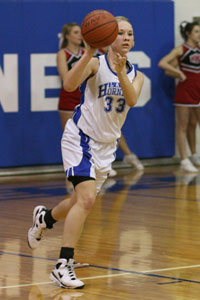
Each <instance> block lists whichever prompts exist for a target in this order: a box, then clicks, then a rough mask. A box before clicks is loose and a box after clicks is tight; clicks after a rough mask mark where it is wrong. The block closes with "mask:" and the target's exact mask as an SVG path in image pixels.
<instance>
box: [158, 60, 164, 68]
mask: <svg viewBox="0 0 200 300" xmlns="http://www.w3.org/2000/svg"><path fill="white" fill-rule="evenodd" d="M158 67H160V68H162V69H164V66H163V62H162V61H161V60H160V61H159V63H158Z"/></svg>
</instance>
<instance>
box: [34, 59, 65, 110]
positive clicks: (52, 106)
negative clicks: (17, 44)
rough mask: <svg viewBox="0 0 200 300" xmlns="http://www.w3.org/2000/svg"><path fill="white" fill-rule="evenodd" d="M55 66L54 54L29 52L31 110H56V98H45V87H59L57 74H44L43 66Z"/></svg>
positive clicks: (59, 82)
mask: <svg viewBox="0 0 200 300" xmlns="http://www.w3.org/2000/svg"><path fill="white" fill-rule="evenodd" d="M54 66H55V67H56V54H31V111H52V110H57V104H58V98H45V89H57V88H60V87H61V81H60V78H59V76H45V67H54Z"/></svg>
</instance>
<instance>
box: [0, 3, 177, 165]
mask: <svg viewBox="0 0 200 300" xmlns="http://www.w3.org/2000/svg"><path fill="white" fill-rule="evenodd" d="M94 9H106V10H108V11H110V12H111V13H113V14H114V15H124V16H126V17H128V18H129V19H130V20H131V23H132V24H133V28H134V35H135V47H134V49H133V50H132V51H133V53H132V55H131V60H132V62H133V63H135V64H136V65H137V67H138V69H139V70H140V71H142V72H143V73H144V74H145V86H144V91H143V93H142V95H141V97H140V100H139V102H138V106H137V107H135V108H133V109H131V110H130V112H129V114H128V118H127V120H126V123H125V125H124V127H123V133H124V135H125V137H126V138H127V141H128V144H129V146H130V148H131V150H132V151H134V152H135V153H136V154H137V155H138V156H139V157H141V158H155V157H170V156H173V155H174V152H175V141H174V135H175V133H174V126H175V121H174V107H173V93H174V81H173V80H172V79H169V78H167V76H165V75H164V72H163V71H162V70H161V69H159V68H158V66H157V64H158V61H159V59H160V58H161V57H162V56H164V55H165V54H166V53H167V52H169V51H170V50H171V48H172V47H173V46H174V4H173V2H172V1H117V0H116V1H89V0H88V1H86V2H85V1H84V2H82V1H50V0H49V1H47V0H46V1H2V0H0V20H1V26H0V40H1V47H0V167H10V166H27V165H45V164H59V163H61V162H62V159H61V150H60V140H61V136H62V129H61V124H60V120H59V116H58V112H57V103H58V93H59V88H60V86H61V82H60V79H59V76H58V72H57V69H56V53H57V51H58V38H57V34H58V33H59V32H60V31H61V28H62V26H63V24H65V23H68V22H72V21H76V22H78V23H79V24H81V21H82V20H83V18H84V16H85V15H86V14H87V13H89V12H90V11H91V10H94ZM134 55H135V56H134ZM122 156H123V155H122V153H121V151H120V150H118V151H117V159H121V158H122Z"/></svg>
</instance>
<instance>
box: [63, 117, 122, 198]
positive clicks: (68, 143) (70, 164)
mask: <svg viewBox="0 0 200 300" xmlns="http://www.w3.org/2000/svg"><path fill="white" fill-rule="evenodd" d="M61 145H62V158H63V164H64V170H65V174H66V176H67V177H69V176H89V177H92V178H95V180H96V189H97V193H98V192H99V191H100V189H101V186H102V184H103V183H104V181H105V180H106V179H107V177H108V174H109V172H110V170H111V166H112V162H113V161H114V160H115V153H116V149H117V141H114V142H111V143H99V142H96V141H94V140H93V139H92V138H90V137H89V136H87V135H85V134H84V133H83V131H82V130H80V129H79V128H78V127H77V126H76V124H75V123H74V121H73V120H72V119H70V120H68V122H67V124H66V126H65V130H64V133H63V137H62V143H61Z"/></svg>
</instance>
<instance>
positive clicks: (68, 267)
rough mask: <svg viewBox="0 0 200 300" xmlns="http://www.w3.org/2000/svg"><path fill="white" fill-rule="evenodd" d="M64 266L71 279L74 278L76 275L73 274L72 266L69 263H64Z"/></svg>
mask: <svg viewBox="0 0 200 300" xmlns="http://www.w3.org/2000/svg"><path fill="white" fill-rule="evenodd" d="M65 267H66V268H67V270H68V274H69V276H70V278H71V280H76V276H75V273H74V269H73V266H71V265H66V266H65Z"/></svg>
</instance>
